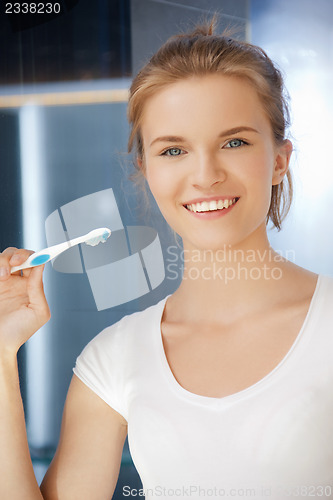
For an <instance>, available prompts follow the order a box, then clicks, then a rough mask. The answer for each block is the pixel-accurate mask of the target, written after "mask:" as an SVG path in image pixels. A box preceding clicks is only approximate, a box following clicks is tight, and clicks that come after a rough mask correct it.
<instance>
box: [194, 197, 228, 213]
mask: <svg viewBox="0 0 333 500" xmlns="http://www.w3.org/2000/svg"><path fill="white" fill-rule="evenodd" d="M234 203H236V198H233V199H232V200H229V199H225V200H212V201H203V202H202V203H193V204H191V205H186V208H188V210H190V211H191V212H210V211H212V210H222V209H223V208H228V207H230V206H231V205H233V204H234Z"/></svg>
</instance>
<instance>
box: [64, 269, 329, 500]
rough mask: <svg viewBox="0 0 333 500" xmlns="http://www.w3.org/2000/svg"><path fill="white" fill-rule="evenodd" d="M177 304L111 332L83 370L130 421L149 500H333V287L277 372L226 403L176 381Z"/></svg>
mask: <svg viewBox="0 0 333 500" xmlns="http://www.w3.org/2000/svg"><path fill="white" fill-rule="evenodd" d="M168 297H169V295H168V296H167V297H165V298H164V299H163V300H161V301H160V302H158V303H157V304H155V305H153V306H151V307H149V308H147V309H146V310H144V311H141V312H136V313H133V314H130V315H127V316H125V317H123V318H122V319H121V320H120V321H119V322H117V323H116V324H114V325H112V326H110V327H108V328H106V329H105V330H103V331H102V332H101V333H100V334H98V335H97V336H96V337H95V338H94V339H93V340H92V341H91V342H90V343H89V344H88V345H87V346H86V347H85V349H84V350H83V351H82V353H81V355H80V356H79V357H78V358H77V362H76V366H75V368H74V373H75V374H76V375H77V376H78V377H79V378H80V379H81V380H82V381H83V382H84V383H85V384H86V385H87V386H88V387H90V388H91V389H92V390H93V391H94V392H95V393H96V394H98V395H99V396H100V397H101V398H102V399H103V400H104V401H106V403H107V404H109V405H110V406H111V407H112V408H114V409H115V410H116V411H117V412H119V413H120V414H121V415H123V417H124V418H125V419H126V420H127V422H128V441H129V447H130V451H131V455H132V458H133V462H134V464H135V466H136V468H137V470H138V472H139V475H140V477H141V480H142V483H143V489H144V491H145V494H146V498H147V499H149V500H154V499H157V498H158V499H160V498H169V499H170V498H171V499H172V498H175V499H176V498H192V499H193V498H196V499H198V498H200V499H201V498H202V497H204V498H205V497H210V498H227V497H229V498H230V497H231V498H250V499H261V498H268V499H270V500H281V499H285V498H286V499H287V498H288V499H291V498H295V497H297V498H302V499H304V498H308V499H313V498H331V499H333V278H332V277H329V276H325V275H319V278H318V282H317V286H316V290H315V293H314V295H313V298H312V301H311V305H310V308H309V311H308V314H307V316H306V319H305V321H304V324H303V326H302V328H301V330H300V332H299V334H298V336H297V338H296V340H295V342H294V344H293V345H292V347H291V349H290V350H289V352H288V353H287V355H286V356H285V357H284V359H283V360H282V361H281V362H280V363H279V364H278V365H277V366H276V367H275V368H274V370H273V371H271V372H270V373H269V374H268V375H266V376H265V377H264V378H263V379H261V380H260V381H259V382H257V383H255V384H254V385H252V386H250V387H248V388H247V389H244V390H242V391H239V392H237V393H235V394H232V395H230V396H226V397H222V398H212V397H206V396H200V395H197V394H194V393H191V392H189V391H187V390H186V389H184V388H183V387H181V386H180V385H179V383H178V382H177V381H176V379H175V378H174V376H173V374H172V372H171V369H170V367H169V365H168V362H167V359H166V356H165V352H164V348H163V343H162V336H161V328H160V325H161V317H162V313H163V310H164V306H165V303H166V300H167V298H168Z"/></svg>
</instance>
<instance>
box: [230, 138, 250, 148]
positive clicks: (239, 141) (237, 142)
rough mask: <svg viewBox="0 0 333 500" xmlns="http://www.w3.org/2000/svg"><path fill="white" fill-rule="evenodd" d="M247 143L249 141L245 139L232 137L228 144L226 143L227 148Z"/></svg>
mask: <svg viewBox="0 0 333 500" xmlns="http://www.w3.org/2000/svg"><path fill="white" fill-rule="evenodd" d="M244 144H245V145H247V142H245V141H243V140H242V139H231V141H229V142H228V143H227V144H226V146H225V147H226V148H239V147H240V146H243V145H244Z"/></svg>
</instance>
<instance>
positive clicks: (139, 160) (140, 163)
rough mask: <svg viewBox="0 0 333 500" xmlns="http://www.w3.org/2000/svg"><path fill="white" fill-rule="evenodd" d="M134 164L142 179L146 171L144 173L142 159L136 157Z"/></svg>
mask: <svg viewBox="0 0 333 500" xmlns="http://www.w3.org/2000/svg"><path fill="white" fill-rule="evenodd" d="M136 163H137V165H138V167H139V169H140V170H141V173H142V175H143V176H144V177H146V171H145V168H144V165H143V158H142V157H140V156H137V157H136Z"/></svg>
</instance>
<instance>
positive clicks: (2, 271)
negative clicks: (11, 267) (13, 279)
mask: <svg viewBox="0 0 333 500" xmlns="http://www.w3.org/2000/svg"><path fill="white" fill-rule="evenodd" d="M8 274H9V272H8V269H7V267H0V278H4V277H5V276H8Z"/></svg>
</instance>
